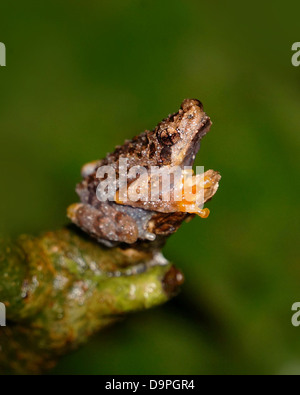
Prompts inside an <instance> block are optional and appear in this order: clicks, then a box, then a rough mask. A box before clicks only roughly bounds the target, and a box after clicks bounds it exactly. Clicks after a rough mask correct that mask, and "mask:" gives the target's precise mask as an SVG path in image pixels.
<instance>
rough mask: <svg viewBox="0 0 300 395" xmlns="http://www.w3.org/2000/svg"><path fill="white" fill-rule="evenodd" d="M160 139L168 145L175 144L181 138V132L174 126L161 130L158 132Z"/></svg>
mask: <svg viewBox="0 0 300 395" xmlns="http://www.w3.org/2000/svg"><path fill="white" fill-rule="evenodd" d="M157 137H158V140H159V141H160V142H161V143H162V144H163V145H167V146H171V145H175V144H176V143H178V141H179V140H180V139H181V136H180V132H179V131H178V130H177V129H174V128H171V127H170V128H167V129H163V130H159V131H158V133H157Z"/></svg>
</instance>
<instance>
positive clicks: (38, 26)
mask: <svg viewBox="0 0 300 395" xmlns="http://www.w3.org/2000/svg"><path fill="white" fill-rule="evenodd" d="M299 11H300V7H299V2H296V1H290V0H288V1H285V2H278V1H273V2H262V1H257V0H254V1H251V2H239V1H227V2H225V1H221V0H215V1H195V0H189V1H183V0H172V1H164V0H151V1H150V0H114V1H92V0H85V1H83V0H81V1H74V0H73V1H71V0H64V1H62V0H60V1H57V0H52V1H43V2H41V1H40V2H37V1H32V0H27V1H14V2H2V4H1V6H0V41H1V42H3V43H5V45H6V47H7V67H6V68H5V67H2V68H0V165H1V166H0V169H1V170H0V172H1V173H0V174H1V195H0V218H1V221H0V231H1V233H4V234H8V235H12V236H16V235H18V234H20V233H23V232H26V233H33V234H37V233H39V232H41V231H43V230H48V229H56V228H59V227H60V226H63V225H64V224H65V223H66V222H67V219H66V216H65V212H66V207H67V206H68V205H69V204H70V203H72V202H74V201H76V200H77V198H76V195H75V193H74V187H75V184H76V182H78V181H79V179H80V174H79V173H80V168H81V165H82V164H84V163H86V162H88V161H91V160H94V159H98V158H102V157H104V156H105V155H106V153H107V152H109V151H111V150H112V149H113V148H114V146H115V145H117V144H120V143H122V142H123V140H125V139H126V138H129V137H132V136H133V135H135V134H138V133H140V132H142V131H143V130H144V129H149V128H153V127H154V126H155V125H156V124H157V123H158V122H159V121H160V120H161V119H162V118H164V117H165V116H166V115H168V114H169V113H170V112H174V111H176V110H177V109H178V108H179V105H180V103H181V101H182V100H183V99H184V98H187V97H195V98H198V99H200V100H201V101H203V103H204V105H205V109H206V111H207V113H208V114H209V115H210V116H211V118H212V120H213V122H214V125H213V128H212V131H211V133H210V134H209V135H208V136H207V137H206V138H205V140H204V142H203V144H202V150H201V153H200V155H199V158H198V162H197V164H198V165H205V167H206V169H209V168H213V169H215V170H219V171H220V172H221V174H222V177H223V178H222V182H221V186H220V190H219V192H218V193H217V195H216V197H215V198H214V199H213V201H212V202H211V203H209V208H210V209H211V212H212V213H211V216H210V217H209V218H208V219H206V220H201V219H200V218H197V219H195V220H194V221H193V222H192V223H190V224H187V225H184V226H183V227H182V229H180V231H179V232H178V233H177V234H176V235H174V236H173V237H172V238H171V239H170V240H169V243H168V245H167V247H166V249H165V255H166V256H167V257H168V258H169V259H170V260H172V261H173V262H175V263H176V264H177V266H178V267H180V268H181V269H182V270H183V272H184V274H185V276H186V282H185V285H184V286H183V288H182V293H181V295H180V296H178V297H177V298H176V299H174V300H173V301H172V302H170V303H169V304H167V305H165V306H162V307H160V308H157V309H155V310H152V311H150V312H144V313H140V314H136V315H134V316H131V317H129V318H128V319H127V320H126V321H125V322H123V323H120V324H117V325H116V326H114V327H112V328H109V329H107V330H105V331H104V332H102V333H100V334H99V335H98V336H96V337H95V338H94V339H93V340H91V341H90V343H89V344H87V345H86V346H85V347H83V348H82V349H81V350H79V351H78V352H75V353H74V354H73V355H69V356H66V357H65V358H63V359H62V361H61V362H60V364H59V365H58V367H57V368H56V369H55V373H73V374H77V373H97V374H150V373H154V374H167V373H169V374H200V373H209V374H216V373H222V374H231V373H248V374H249V373H260V374H262V373H272V374H274V373H298V374H300V341H299V339H300V328H294V327H293V326H292V325H291V317H292V312H291V306H292V304H293V303H294V302H299V301H300V264H299V230H298V229H299V208H298V202H299V197H298V194H299V170H300V168H299V140H300V137H299V136H300V134H299V128H300V119H299V101H300V91H299V82H300V78H299V77H300V68H295V67H293V66H292V64H291V56H292V51H291V47H292V44H293V43H294V42H296V41H300V33H299Z"/></svg>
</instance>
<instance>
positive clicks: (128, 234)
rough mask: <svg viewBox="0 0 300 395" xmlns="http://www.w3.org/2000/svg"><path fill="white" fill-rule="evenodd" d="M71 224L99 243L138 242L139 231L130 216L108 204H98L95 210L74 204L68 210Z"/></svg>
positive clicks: (85, 205)
mask: <svg viewBox="0 0 300 395" xmlns="http://www.w3.org/2000/svg"><path fill="white" fill-rule="evenodd" d="M68 217H69V218H70V219H71V221H72V222H73V223H75V224H76V225H77V226H79V227H80V228H81V229H83V230H84V231H85V232H87V233H88V234H90V235H91V236H92V237H94V238H95V239H97V240H98V241H100V242H104V243H105V240H106V241H107V243H106V244H107V245H111V243H113V242H116V243H127V244H133V243H135V242H136V241H137V240H138V237H139V229H138V226H137V224H136V222H135V220H134V218H132V217H131V216H129V215H127V214H126V213H125V212H121V211H119V210H117V209H116V207H115V205H113V204H110V203H99V205H98V206H97V208H95V207H93V206H91V205H89V204H83V203H75V204H73V205H71V206H70V207H69V208H68Z"/></svg>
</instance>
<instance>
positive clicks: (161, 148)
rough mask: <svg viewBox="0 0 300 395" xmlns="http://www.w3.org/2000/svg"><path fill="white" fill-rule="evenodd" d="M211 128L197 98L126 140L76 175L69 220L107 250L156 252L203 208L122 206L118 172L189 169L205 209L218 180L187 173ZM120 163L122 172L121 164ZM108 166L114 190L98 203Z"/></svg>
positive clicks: (210, 174)
mask: <svg viewBox="0 0 300 395" xmlns="http://www.w3.org/2000/svg"><path fill="white" fill-rule="evenodd" d="M211 125H212V122H211V119H210V117H209V116H208V115H207V114H206V113H205V112H204V107H203V104H202V103H201V102H200V101H199V100H197V99H185V100H184V101H183V102H182V104H181V107H180V109H179V110H178V111H177V112H175V113H172V114H170V115H169V116H168V117H167V118H165V119H163V120H162V121H161V122H160V123H159V124H158V125H157V126H156V127H155V128H154V129H152V130H146V131H144V132H143V133H142V134H140V135H137V136H136V137H134V138H133V139H132V140H126V141H125V143H124V144H123V145H122V146H117V147H116V148H115V150H114V151H113V152H112V153H109V154H108V155H107V156H106V157H105V158H104V159H102V160H96V161H93V162H90V163H87V164H86V165H84V166H83V167H82V170H81V175H82V181H81V182H80V183H79V184H78V185H77V187H76V192H77V194H78V196H79V198H80V202H79V203H75V204H72V205H71V206H70V207H69V208H68V213H67V215H68V217H69V219H70V220H71V221H72V222H73V223H74V224H75V225H76V226H77V227H79V228H80V229H81V230H83V231H84V232H86V233H87V234H88V235H89V236H91V237H92V238H94V239H96V241H97V242H99V243H101V244H104V245H105V246H107V247H115V246H117V245H120V246H122V247H124V248H126V246H129V247H131V246H133V245H138V244H142V245H145V244H147V243H148V244H151V245H152V246H153V245H156V246H158V245H159V246H160V247H161V246H162V245H163V244H164V243H165V240H166V239H167V238H168V237H169V236H170V235H171V234H173V233H175V232H176V231H177V230H178V229H179V227H180V226H181V224H182V223H183V222H184V221H189V220H191V219H192V218H193V217H195V216H196V215H198V216H200V217H202V218H207V216H208V215H209V210H208V209H207V208H204V209H203V207H198V205H197V204H196V201H195V200H193V201H192V202H191V201H187V199H185V198H184V197H183V199H181V201H177V200H175V199H174V198H173V199H170V200H169V201H165V200H163V199H162V198H161V195H160V196H159V198H158V199H156V200H155V201H151V200H149V199H144V200H143V199H137V200H134V201H133V200H130V199H129V200H128V199H127V200H126V201H124V200H122V199H121V198H120V193H121V192H124V191H122V188H123V187H122V185H121V183H120V182H119V180H120V179H121V176H122V175H123V174H122V173H123V171H126V172H128V173H127V174H129V173H130V170H132V169H133V168H143V169H146V170H147V171H149V174H151V172H150V171H151V169H152V168H156V169H159V170H160V171H163V172H167V171H170V170H171V169H172V168H178V167H179V168H181V169H182V170H183V171H186V170H184V169H186V168H188V169H189V170H188V172H189V173H190V175H191V178H190V180H191V185H192V187H195V186H196V184H197V186H198V187H199V188H200V190H201V192H202V196H203V198H202V205H204V204H205V203H206V202H208V201H209V200H211V199H212V197H213V196H214V195H215V193H216V192H217V190H218V187H219V181H220V179H221V176H220V174H219V172H216V171H214V170H208V171H207V172H205V173H204V174H202V175H197V176H195V175H194V173H193V170H191V169H192V167H193V165H194V162H195V158H196V155H197V153H198V151H199V149H200V145H201V141H202V139H203V137H204V136H205V135H206V134H207V133H208V132H209V131H210V128H211ZM124 161H126V169H124V168H123V167H122V166H123V164H122V165H121V163H124ZM108 166H109V167H110V168H112V169H113V170H114V172H115V174H116V181H115V187H116V190H115V194H114V195H113V197H112V199H110V200H106V201H105V200H103V199H100V198H99V183H101V181H102V182H103V181H104V180H105V179H106V178H105V177H104V176H101V177H102V178H101V179H99V169H102V168H104V167H108ZM138 180H139V175H137V174H136V175H135V176H134V177H133V178H132V179H131V178H130V177H129V179H128V184H129V186H134V185H135V184H134V183H137V182H138ZM151 182H152V180H151V176H148V179H147V181H146V184H147V186H148V185H149V186H150V187H151V185H152V184H151ZM177 182H178V181H177ZM179 182H181V181H179ZM128 184H127V185H125V189H128ZM173 184H174V183H173ZM141 185H143V184H141V183H140V186H139V188H141ZM173 187H174V185H173ZM142 188H143V187H142ZM197 203H198V202H197Z"/></svg>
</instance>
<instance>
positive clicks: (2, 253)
mask: <svg viewBox="0 0 300 395" xmlns="http://www.w3.org/2000/svg"><path fill="white" fill-rule="evenodd" d="M0 278H1V280H0V302H3V303H4V304H5V305H6V309H7V320H8V323H7V327H1V328H0V349H1V352H0V371H1V373H2V374H7V373H21V374H28V373H30V374H35V373H41V372H43V371H45V370H47V369H50V368H52V367H53V366H54V365H55V364H56V362H57V360H58V358H59V357H60V356H61V355H63V354H65V353H67V352H69V351H70V350H72V349H75V348H77V347H78V346H80V345H81V344H83V343H84V342H86V341H87V340H88V338H89V337H90V336H91V335H92V334H94V333H95V332H97V331H99V330H100V329H102V328H104V327H106V326H107V325H110V324H112V323H113V322H115V321H116V320H118V319H120V317H122V316H124V315H125V314H126V313H131V312H135V311H139V310H144V309H148V308H151V307H153V306H157V305H160V304H162V303H164V302H166V301H167V300H169V299H170V298H171V297H172V296H173V294H174V293H176V291H177V289H178V286H179V285H180V284H181V283H182V281H183V278H182V275H181V273H180V272H179V271H178V270H177V269H175V268H174V266H172V265H171V264H169V263H167V262H165V261H164V259H163V258H162V256H161V255H160V253H158V252H145V251H138V250H135V249H127V250H122V249H120V248H113V249H106V248H104V247H102V246H100V245H99V244H96V243H94V242H93V241H91V240H89V239H87V238H86V237H85V236H83V235H79V234H78V233H77V232H76V231H75V230H72V229H69V228H65V229H62V230H59V231H56V232H49V233H46V234H43V235H41V236H40V237H31V236H21V237H19V239H18V240H16V241H15V242H12V241H5V240H2V241H1V242H0Z"/></svg>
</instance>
